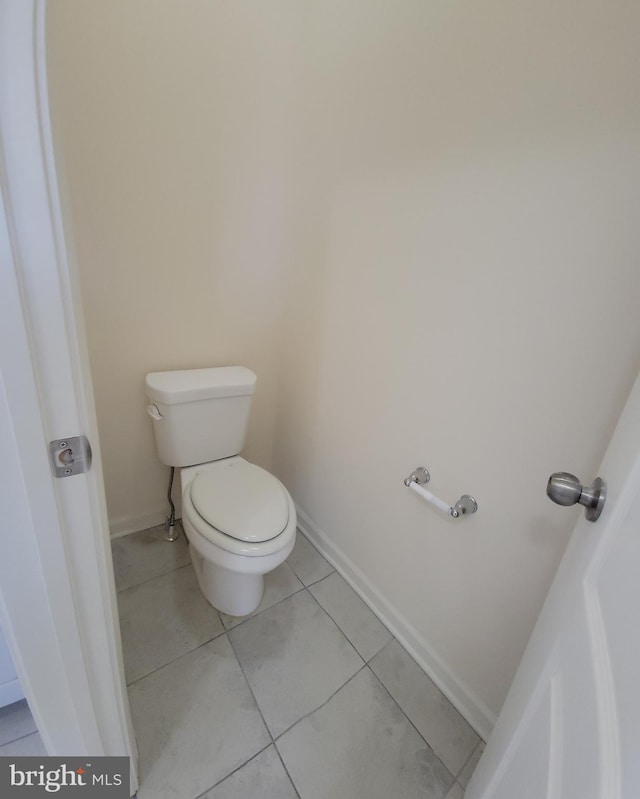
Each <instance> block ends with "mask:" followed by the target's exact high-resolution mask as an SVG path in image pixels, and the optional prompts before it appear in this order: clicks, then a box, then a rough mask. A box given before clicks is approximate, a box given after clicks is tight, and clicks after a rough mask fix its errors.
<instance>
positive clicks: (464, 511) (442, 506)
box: [404, 466, 478, 519]
mask: <svg viewBox="0 0 640 799" xmlns="http://www.w3.org/2000/svg"><path fill="white" fill-rule="evenodd" d="M430 479H431V475H430V474H429V472H428V471H427V469H425V468H424V466H418V468H417V469H415V470H414V471H413V472H411V474H410V475H409V477H407V478H405V481H404V484H405V485H406V486H407V488H410V489H411V490H412V491H415V493H416V494H419V495H420V496H421V497H422V498H423V499H424V500H426V501H427V502H428V503H429V504H430V505H433V506H434V508H438V510H441V511H443V512H444V513H448V514H449V516H453V518H454V519H459V518H460V516H468V515H469V514H471V513H475V512H476V511H477V510H478V503H477V502H476V501H475V499H474V498H473V497H472V496H470V495H469V494H463V495H462V496H461V497H460V499H459V500H458V501H457V502H456V504H455V505H449V504H448V503H447V502H444V501H443V500H442V499H439V498H438V497H437V496H436V495H435V494H432V493H431V491H427V489H426V488H423V486H424V485H426V483H428V482H429V480H430Z"/></svg>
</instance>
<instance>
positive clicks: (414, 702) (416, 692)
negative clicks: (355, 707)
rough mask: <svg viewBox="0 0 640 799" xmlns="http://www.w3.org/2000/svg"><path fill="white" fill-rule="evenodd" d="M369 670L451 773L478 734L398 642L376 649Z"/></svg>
mask: <svg viewBox="0 0 640 799" xmlns="http://www.w3.org/2000/svg"><path fill="white" fill-rule="evenodd" d="M370 666H371V669H372V671H373V672H374V674H376V676H377V677H378V678H379V679H380V681H381V682H382V683H383V685H384V686H385V687H386V689H387V690H388V691H389V693H390V694H391V696H393V698H394V699H395V700H396V702H397V703H398V704H399V705H400V707H401V708H402V709H403V710H404V712H405V713H406V714H407V716H408V717H409V718H410V719H411V721H412V722H413V723H414V724H415V725H416V727H417V728H418V730H419V731H420V733H421V735H423V736H424V739H425V740H426V741H427V742H428V744H429V746H431V748H432V749H433V751H434V752H435V753H436V755H438V757H439V758H440V760H442V762H443V763H444V764H445V766H446V767H447V768H448V769H449V771H451V772H452V773H453V774H457V773H458V772H459V771H460V769H461V768H462V767H463V766H464V764H465V763H466V761H467V759H468V758H469V755H470V754H471V753H472V752H473V750H474V749H475V747H476V746H477V745H478V743H479V742H480V737H479V736H478V735H477V733H476V732H475V731H474V730H473V729H472V728H471V727H470V726H469V724H467V722H466V721H465V720H464V719H463V718H462V716H461V715H460V714H459V713H458V711H457V710H456V709H455V708H454V706H453V705H452V704H451V702H449V700H448V699H447V698H446V697H445V696H444V694H443V693H442V692H441V691H440V690H439V689H438V687H437V686H436V685H435V684H434V683H433V681H432V680H430V679H429V677H427V675H426V674H425V673H424V672H423V671H422V669H421V668H420V667H419V666H418V664H417V663H416V662H415V660H413V658H411V657H410V656H409V655H408V654H407V652H406V651H405V650H404V649H403V648H402V646H400V644H399V643H398V642H397V641H392V642H391V643H390V644H387V646H386V647H385V648H384V649H383V650H382V651H381V652H379V653H378V654H377V655H376V656H375V657H374V658H373V660H372V661H371V663H370Z"/></svg>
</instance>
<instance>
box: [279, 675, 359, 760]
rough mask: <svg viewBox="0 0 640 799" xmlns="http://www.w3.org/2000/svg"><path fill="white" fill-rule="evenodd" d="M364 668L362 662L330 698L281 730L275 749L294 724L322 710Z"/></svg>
mask: <svg viewBox="0 0 640 799" xmlns="http://www.w3.org/2000/svg"><path fill="white" fill-rule="evenodd" d="M366 668H367V664H366V663H365V662H364V661H363V663H362V666H360V668H359V669H358V671H356V672H355V673H354V674H352V675H351V677H349V679H348V680H347V681H346V682H345V683H343V684H342V685H341V686H340V687H339V688H337V689H336V690H335V691H334V692H333V693H332V694H331V696H330V697H329V698H328V699H325V701H324V702H322V704H320V705H318V707H315V708H314V709H313V710H310V711H309V712H308V713H305V714H304V716H300V718H299V719H298V720H297V721H294V722H293V724H290V725H289V726H288V727H287V729H286V730H283V731H282V732H281V733H280V734H279V735H278V736H277V738H274V743H275V744H276V747H277V746H278V741H279V740H280V738H282V736H283V735H286V734H287V733H288V732H289V730H292V729H293V728H294V727H295V726H296V724H299V723H300V722H301V721H303V720H304V719H306V718H308V717H309V716H311V715H313V714H314V713H315V712H316V710H320V709H321V708H323V707H324V706H325V705H326V704H327V703H329V702H330V701H331V700H332V699H333V697H334V696H335V695H336V694H337V693H339V692H340V691H342V689H343V688H345V687H346V686H347V685H349V683H350V682H351V680H353V679H354V677H357V676H358V674H360V672H361V671H362V670H363V669H366Z"/></svg>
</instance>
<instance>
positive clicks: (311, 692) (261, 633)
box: [228, 591, 363, 737]
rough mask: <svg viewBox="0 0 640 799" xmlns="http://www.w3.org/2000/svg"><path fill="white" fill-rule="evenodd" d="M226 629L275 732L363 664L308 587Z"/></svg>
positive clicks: (325, 697)
mask: <svg viewBox="0 0 640 799" xmlns="http://www.w3.org/2000/svg"><path fill="white" fill-rule="evenodd" d="M228 635H229V637H230V639H231V642H232V644H233V648H234V650H235V652H236V654H237V656H238V659H239V661H240V663H241V664H242V668H243V669H244V672H245V674H246V676H247V679H248V680H249V683H250V685H251V688H252V690H253V692H254V694H255V697H256V700H257V701H258V704H259V705H260V709H261V710H262V712H263V714H264V717H265V721H266V722H267V724H268V726H269V729H270V730H271V733H272V735H273V736H274V737H276V736H278V735H280V734H281V733H283V732H284V731H285V730H286V729H287V727H289V726H291V724H293V723H294V722H296V721H298V720H299V719H300V718H302V716H304V715H305V714H307V713H309V712H310V711H312V710H314V709H315V708H317V707H319V705H321V704H322V703H323V702H326V700H327V699H329V697H330V696H331V694H333V693H334V692H335V691H337V690H338V688H340V687H341V686H342V685H344V683H345V682H346V681H347V680H348V679H349V678H350V677H352V676H353V675H354V674H355V673H356V672H357V671H358V669H360V668H361V667H362V665H363V661H362V658H361V657H360V656H359V655H358V653H357V652H356V651H355V649H354V648H353V647H352V646H351V644H350V643H349V641H347V639H346V638H345V636H344V635H343V634H342V633H341V632H340V630H339V629H338V627H337V626H336V625H335V623H334V622H333V621H332V620H331V619H330V618H329V616H327V614H326V613H325V612H324V611H323V610H322V608H321V607H319V606H318V604H317V602H315V600H314V599H313V597H311V596H309V594H308V593H307V592H306V591H301V592H300V593H298V594H295V595H294V596H292V597H290V598H289V599H285V600H284V601H283V602H280V603H279V604H278V605H276V606H275V607H272V608H269V609H268V610H265V611H263V612H262V613H261V614H260V615H259V616H256V617H255V618H253V619H249V620H248V621H246V622H245V623H244V624H241V625H240V626H238V627H236V628H235V629H233V630H231V631H230V632H229V633H228Z"/></svg>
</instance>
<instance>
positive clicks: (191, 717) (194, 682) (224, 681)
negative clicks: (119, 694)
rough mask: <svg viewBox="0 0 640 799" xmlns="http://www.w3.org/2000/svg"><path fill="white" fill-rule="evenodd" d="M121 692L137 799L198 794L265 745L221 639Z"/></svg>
mask: <svg viewBox="0 0 640 799" xmlns="http://www.w3.org/2000/svg"><path fill="white" fill-rule="evenodd" d="M240 629H241V628H240ZM129 697H130V700H131V711H132V715H133V724H134V728H135V731H136V740H137V742H138V748H139V753H140V782H141V786H140V790H139V791H138V799H192V798H193V797H196V796H199V795H200V794H202V793H203V792H204V791H206V790H208V789H209V788H211V787H212V786H213V785H215V784H216V783H218V782H219V781H220V780H222V779H223V778H224V777H225V776H227V775H229V774H230V773H231V772H232V771H234V770H235V769H237V768H239V766H241V765H243V764H244V763H246V762H247V760H249V759H250V758H251V757H253V756H254V755H255V754H257V752H259V751H260V750H261V749H264V748H265V747H266V746H267V745H268V744H269V742H270V738H269V734H268V732H267V730H266V728H265V726H264V723H263V721H262V719H261V717H260V713H259V711H258V708H257V707H256V704H255V701H254V699H253V697H252V696H251V692H250V690H249V687H248V686H247V683H246V680H245V679H244V676H243V674H242V671H241V669H240V666H239V665H238V662H237V660H236V658H235V655H234V654H233V651H232V649H231V646H230V644H229V642H228V640H227V638H226V636H220V637H219V638H216V639H215V640H214V641H211V642H210V643H208V644H205V645H204V646H201V647H199V648H198V649H195V650H194V651H193V652H189V653H188V654H187V655H184V656H183V657H181V658H180V659H179V660H176V661H174V662H173V663H170V664H169V665H168V666H165V667H164V668H162V669H159V670H158V671H155V672H153V674H150V675H149V676H147V677H144V678H143V679H142V680H139V681H138V682H137V683H135V684H134V685H132V686H131V687H130V688H129Z"/></svg>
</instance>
